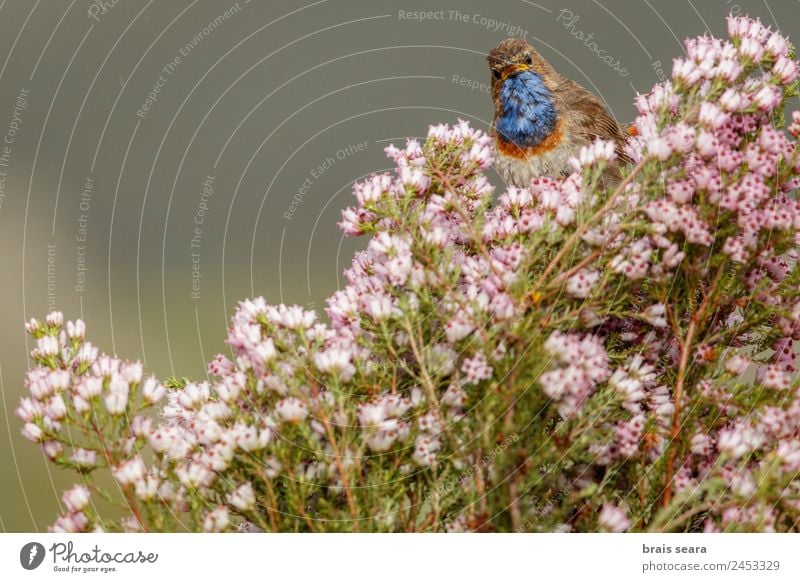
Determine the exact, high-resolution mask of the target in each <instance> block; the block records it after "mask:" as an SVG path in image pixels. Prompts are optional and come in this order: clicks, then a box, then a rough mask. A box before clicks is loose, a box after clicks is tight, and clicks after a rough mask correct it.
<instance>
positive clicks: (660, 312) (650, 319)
mask: <svg viewBox="0 0 800 582" xmlns="http://www.w3.org/2000/svg"><path fill="white" fill-rule="evenodd" d="M665 313H666V308H665V307H664V304H663V303H654V304H653V305H651V306H649V307H648V308H647V309H645V310H644V312H643V313H642V318H643V319H644V320H645V321H646V322H647V323H649V324H650V325H652V326H653V327H667V320H666V318H665V317H664V314H665Z"/></svg>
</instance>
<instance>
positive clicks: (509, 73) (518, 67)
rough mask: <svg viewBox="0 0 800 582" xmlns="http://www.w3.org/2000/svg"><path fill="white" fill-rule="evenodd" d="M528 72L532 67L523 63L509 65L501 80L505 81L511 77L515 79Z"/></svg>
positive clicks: (504, 70)
mask: <svg viewBox="0 0 800 582" xmlns="http://www.w3.org/2000/svg"><path fill="white" fill-rule="evenodd" d="M528 70H530V67H529V66H528V65H525V64H522V63H520V64H515V65H509V66H507V67H506V68H505V69H503V74H502V75H501V76H500V80H501V81H505V80H506V79H508V78H509V77H513V76H514V75H518V74H519V73H522V72H523V71H528Z"/></svg>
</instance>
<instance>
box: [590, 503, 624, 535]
mask: <svg viewBox="0 0 800 582" xmlns="http://www.w3.org/2000/svg"><path fill="white" fill-rule="evenodd" d="M597 521H598V523H599V524H600V527H601V528H603V529H605V530H607V531H610V532H614V533H620V532H624V531H627V530H628V528H630V527H631V520H630V519H628V515H627V513H626V512H625V511H623V510H622V509H620V508H619V507H617V506H616V505H613V504H611V503H605V504H603V507H602V508H601V509H600V515H599V516H598V518H597Z"/></svg>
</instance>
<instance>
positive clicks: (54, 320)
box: [45, 311, 64, 328]
mask: <svg viewBox="0 0 800 582" xmlns="http://www.w3.org/2000/svg"><path fill="white" fill-rule="evenodd" d="M45 321H47V325H48V326H50V327H57V328H60V327H61V326H63V325H64V314H63V313H61V312H60V311H51V312H50V313H48V314H47V318H46V319H45Z"/></svg>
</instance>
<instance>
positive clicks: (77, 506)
mask: <svg viewBox="0 0 800 582" xmlns="http://www.w3.org/2000/svg"><path fill="white" fill-rule="evenodd" d="M61 500H62V501H63V502H64V505H65V506H66V508H67V511H69V512H70V513H75V512H78V511H81V510H82V509H84V508H85V507H86V506H87V505H89V490H88V489H87V488H86V487H84V486H83V485H75V486H74V487H73V488H72V489H67V490H66V491H65V492H64V494H63V495H62V496H61Z"/></svg>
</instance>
